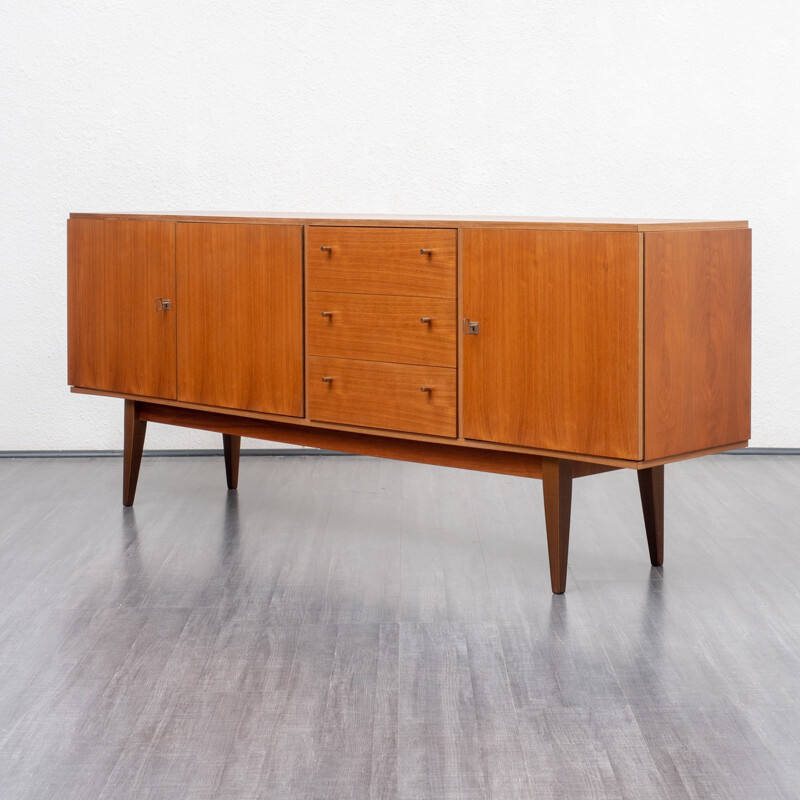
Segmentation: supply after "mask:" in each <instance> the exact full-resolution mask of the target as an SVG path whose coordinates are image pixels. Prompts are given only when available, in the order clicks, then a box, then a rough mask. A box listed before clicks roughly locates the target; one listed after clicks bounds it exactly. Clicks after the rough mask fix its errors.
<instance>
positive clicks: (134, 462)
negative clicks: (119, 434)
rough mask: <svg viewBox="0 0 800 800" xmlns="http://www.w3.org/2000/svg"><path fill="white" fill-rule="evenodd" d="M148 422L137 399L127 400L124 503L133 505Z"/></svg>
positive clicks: (123, 470) (123, 468) (123, 482)
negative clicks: (142, 417)
mask: <svg viewBox="0 0 800 800" xmlns="http://www.w3.org/2000/svg"><path fill="white" fill-rule="evenodd" d="M146 432H147V422H146V421H145V420H143V419H139V410H138V408H137V405H136V401H135V400H126V401H125V442H124V450H123V456H122V505H124V506H132V505H133V498H134V497H135V496H136V483H137V482H138V480H139V467H140V466H141V464H142V450H143V449H144V436H145V433H146Z"/></svg>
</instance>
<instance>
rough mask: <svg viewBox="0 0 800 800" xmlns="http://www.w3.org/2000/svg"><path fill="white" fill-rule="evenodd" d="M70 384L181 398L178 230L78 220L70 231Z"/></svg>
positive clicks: (165, 224) (165, 226) (159, 224)
mask: <svg viewBox="0 0 800 800" xmlns="http://www.w3.org/2000/svg"><path fill="white" fill-rule="evenodd" d="M67 241H68V255H69V263H70V270H69V276H68V281H67V314H68V317H69V320H70V327H69V337H68V341H69V366H68V373H69V374H68V380H69V382H70V383H71V384H73V385H75V386H91V387H94V388H96V389H104V390H106V391H112V392H125V393H130V394H137V395H152V396H155V397H166V398H173V399H174V398H175V313H174V308H173V309H169V310H165V309H164V304H163V303H162V304H161V306H160V308H159V307H158V306H157V305H156V301H157V298H161V299H162V300H172V301H173V302H174V299H175V225H173V224H172V223H169V222H153V221H144V222H138V221H136V222H134V221H127V220H90V219H73V220H70V221H69V225H68V228H67Z"/></svg>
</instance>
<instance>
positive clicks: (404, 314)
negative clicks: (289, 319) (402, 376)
mask: <svg viewBox="0 0 800 800" xmlns="http://www.w3.org/2000/svg"><path fill="white" fill-rule="evenodd" d="M307 308H308V331H307V332H308V354H309V355H313V356H335V357H337V358H357V359H364V360H367V361H393V362H396V363H400V364H427V365H429V366H437V367H455V365H456V303H455V300H445V299H442V298H438V297H398V296H396V295H394V296H393V295H382V294H372V295H366V294H344V293H340V292H309V293H308V305H307Z"/></svg>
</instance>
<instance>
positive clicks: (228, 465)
mask: <svg viewBox="0 0 800 800" xmlns="http://www.w3.org/2000/svg"><path fill="white" fill-rule="evenodd" d="M241 446H242V437H241V436H234V435H233V434H230V433H223V434H222V449H223V451H224V452H225V477H226V478H227V479H228V488H229V489H235V488H236V487H237V486H238V485H239V450H240V449H241Z"/></svg>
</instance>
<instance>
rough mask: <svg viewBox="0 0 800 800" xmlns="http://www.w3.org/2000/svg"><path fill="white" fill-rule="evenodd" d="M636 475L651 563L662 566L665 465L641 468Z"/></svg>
mask: <svg viewBox="0 0 800 800" xmlns="http://www.w3.org/2000/svg"><path fill="white" fill-rule="evenodd" d="M636 475H637V477H638V478H639V494H640V495H641V496H642V511H643V512H644V529H645V531H646V532H647V546H648V548H649V549H650V563H651V564H652V565H653V566H654V567H660V566H661V565H662V564H663V563H664V466H663V464H662V465H661V466H660V467H650V468H649V469H640V470H639V471H638V472H637V473H636Z"/></svg>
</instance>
